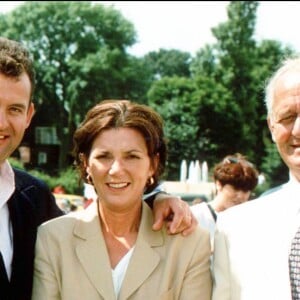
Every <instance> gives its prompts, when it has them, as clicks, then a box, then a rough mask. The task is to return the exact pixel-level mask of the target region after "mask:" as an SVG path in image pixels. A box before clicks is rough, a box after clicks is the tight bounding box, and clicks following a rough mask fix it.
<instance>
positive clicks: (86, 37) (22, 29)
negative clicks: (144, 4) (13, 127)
mask: <svg viewBox="0 0 300 300" xmlns="http://www.w3.org/2000/svg"><path fill="white" fill-rule="evenodd" d="M0 30H1V34H2V35H3V36H7V37H9V38H13V39H16V40H20V41H22V42H23V43H24V44H26V46H27V47H28V48H29V49H30V51H31V53H33V55H34V59H35V62H36V69H37V90H36V98H37V99H36V102H37V106H40V105H43V106H46V107H47V110H48V114H47V115H48V120H47V121H48V122H51V120H52V124H51V123H50V124H49V125H56V124H57V120H59V126H58V127H57V129H58V136H59V140H60V141H61V143H62V149H65V150H66V151H68V150H69V149H70V144H71V140H70V137H72V134H73V131H74V128H75V126H76V125H77V124H78V122H79V121H80V120H82V118H83V115H84V114H85V112H86V111H87V110H88V108H90V107H91V106H92V105H93V104H94V103H95V102H98V101H100V100H102V99H104V98H129V97H130V96H131V90H130V88H131V84H132V83H133V78H132V74H131V75H130V76H129V77H127V74H126V73H125V71H128V69H130V62H132V59H131V58H130V57H129V55H128V54H127V53H126V49H127V47H129V46H131V45H133V43H134V42H135V36H136V33H135V30H134V27H133V25H132V23H130V22H129V21H127V20H125V19H124V18H123V16H122V15H121V14H120V13H119V12H118V11H117V10H115V9H113V8H112V7H108V6H102V5H92V4H91V2H88V1H82V2H75V1H69V2H67V1H66V2H55V1H54V2H52V1H51V2H43V3H42V2H31V1H29V2H26V3H25V4H24V5H22V6H20V7H18V8H17V9H15V10H14V11H12V12H11V13H10V14H8V15H7V16H2V17H1V20H0ZM131 73H132V72H131ZM135 85H137V84H136V83H135ZM37 108H38V109H39V107H37ZM53 116H55V118H53ZM65 128H67V129H68V130H65ZM65 154H66V153H64V155H63V156H62V159H61V163H63V162H64V161H66V160H65Z"/></svg>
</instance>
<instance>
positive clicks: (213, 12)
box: [0, 1, 300, 56]
mask: <svg viewBox="0 0 300 300" xmlns="http://www.w3.org/2000/svg"><path fill="white" fill-rule="evenodd" d="M93 2H98V3H102V4H106V5H114V7H115V8H116V9H118V10H120V11H121V13H122V15H123V16H124V17H125V18H126V19H127V20H129V21H131V22H132V23H133V24H134V26H135V29H136V31H137V34H138V42H137V44H135V45H134V46H133V47H132V48H131V49H130V50H129V52H130V53H131V54H133V55H136V56H141V55H144V54H146V53H148V52H150V51H157V50H158V49H160V48H164V49H179V50H182V51H187V52H189V53H191V54H192V55H194V54H195V53H196V52H197V51H198V50H199V49H200V48H202V47H203V46H204V45H205V44H211V43H213V42H215V40H214V37H213V36H212V34H211V28H212V27H216V26H217V25H218V24H219V23H220V22H224V21H226V20H227V11H226V7H227V5H228V3H229V1H214V2H212V1H170V2H167V1H136V2H133V1H93ZM20 3H23V1H1V2H0V12H7V11H9V10H11V9H13V8H14V7H16V5H19V4H20ZM299 16H300V1H269V2H267V1H260V4H259V7H258V10H257V23H256V39H257V40H260V39H275V40H279V41H281V42H282V43H283V44H285V45H290V46H292V47H294V48H295V49H296V50H297V51H298V52H300V38H299V32H298V29H299V28H300V17H299Z"/></svg>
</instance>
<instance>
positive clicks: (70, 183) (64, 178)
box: [9, 158, 83, 195]
mask: <svg viewBox="0 0 300 300" xmlns="http://www.w3.org/2000/svg"><path fill="white" fill-rule="evenodd" d="M9 162H10V164H11V165H12V166H13V167H14V168H17V169H21V170H26V169H25V167H24V164H23V163H22V162H21V161H20V160H18V159H15V158H9ZM26 171H27V172H28V173H29V174H31V175H32V176H35V177H37V178H39V179H41V180H43V181H44V182H45V183H46V184H47V185H48V186H49V188H50V189H51V191H53V189H54V188H55V187H56V186H62V187H63V188H64V190H65V192H66V194H77V195H82V194H83V185H82V184H81V183H80V182H79V176H78V172H77V171H76V170H75V169H74V168H73V167H68V168H66V169H65V170H62V171H60V172H59V174H58V176H50V175H48V174H47V173H45V172H43V171H39V170H37V169H33V170H26Z"/></svg>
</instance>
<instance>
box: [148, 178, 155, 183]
mask: <svg viewBox="0 0 300 300" xmlns="http://www.w3.org/2000/svg"><path fill="white" fill-rule="evenodd" d="M148 183H149V185H152V184H153V183H154V179H153V177H152V176H151V177H150V178H149V179H148Z"/></svg>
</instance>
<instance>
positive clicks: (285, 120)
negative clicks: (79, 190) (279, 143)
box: [278, 115, 297, 123]
mask: <svg viewBox="0 0 300 300" xmlns="http://www.w3.org/2000/svg"><path fill="white" fill-rule="evenodd" d="M296 118H297V115H288V116H284V117H281V118H279V121H278V122H279V123H290V122H293V121H295V120H296Z"/></svg>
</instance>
